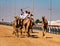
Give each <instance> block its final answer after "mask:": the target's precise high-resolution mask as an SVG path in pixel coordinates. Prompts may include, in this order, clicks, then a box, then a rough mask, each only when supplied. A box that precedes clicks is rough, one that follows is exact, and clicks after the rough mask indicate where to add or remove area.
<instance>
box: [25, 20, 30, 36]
mask: <svg viewBox="0 0 60 46" xmlns="http://www.w3.org/2000/svg"><path fill="white" fill-rule="evenodd" d="M29 25H30V21H28V23H27V27H26V31H27V36H28V37H29V36H30V33H29V31H30V29H29Z"/></svg>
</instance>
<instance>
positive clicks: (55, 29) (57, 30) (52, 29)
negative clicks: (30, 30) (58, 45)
mask: <svg viewBox="0 0 60 46" xmlns="http://www.w3.org/2000/svg"><path fill="white" fill-rule="evenodd" d="M41 27H42V25H36V26H35V27H34V29H38V30H42V28H41ZM46 32H49V33H54V34H60V26H59V25H48V28H47V30H46Z"/></svg>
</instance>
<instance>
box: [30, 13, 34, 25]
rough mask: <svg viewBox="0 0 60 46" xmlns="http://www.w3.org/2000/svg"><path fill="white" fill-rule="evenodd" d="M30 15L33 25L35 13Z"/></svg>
mask: <svg viewBox="0 0 60 46" xmlns="http://www.w3.org/2000/svg"><path fill="white" fill-rule="evenodd" d="M30 16H31V17H30V18H31V22H32V23H33V25H34V16H33V14H31V15H30Z"/></svg>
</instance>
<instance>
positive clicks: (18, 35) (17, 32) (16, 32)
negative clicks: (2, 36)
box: [16, 28, 19, 37]
mask: <svg viewBox="0 0 60 46" xmlns="http://www.w3.org/2000/svg"><path fill="white" fill-rule="evenodd" d="M16 36H17V37H19V34H18V28H17V29H16Z"/></svg>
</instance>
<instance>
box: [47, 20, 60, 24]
mask: <svg viewBox="0 0 60 46" xmlns="http://www.w3.org/2000/svg"><path fill="white" fill-rule="evenodd" d="M48 25H60V20H56V21H48Z"/></svg>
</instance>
